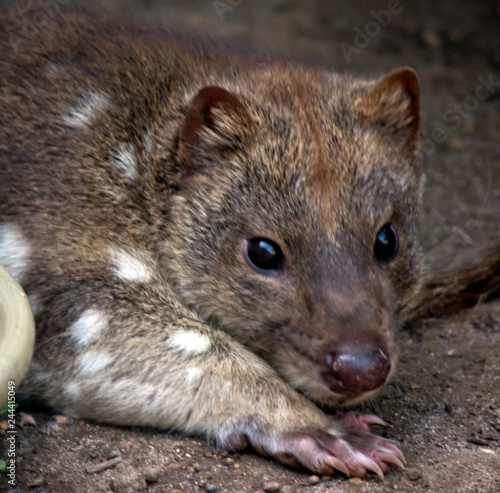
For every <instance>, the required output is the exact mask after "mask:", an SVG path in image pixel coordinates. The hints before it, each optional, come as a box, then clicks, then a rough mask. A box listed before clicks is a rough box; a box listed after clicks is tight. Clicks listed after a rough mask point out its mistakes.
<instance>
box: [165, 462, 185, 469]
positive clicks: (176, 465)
mask: <svg viewBox="0 0 500 493" xmlns="http://www.w3.org/2000/svg"><path fill="white" fill-rule="evenodd" d="M181 467H182V464H181V463H180V462H171V463H170V464H169V465H168V466H167V468H168V469H180V468H181Z"/></svg>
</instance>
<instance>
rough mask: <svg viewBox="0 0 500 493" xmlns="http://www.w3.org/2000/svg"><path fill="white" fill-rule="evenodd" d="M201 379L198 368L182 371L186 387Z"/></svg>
mask: <svg viewBox="0 0 500 493" xmlns="http://www.w3.org/2000/svg"><path fill="white" fill-rule="evenodd" d="M200 377H201V370H200V369H199V368H189V369H188V370H185V371H184V381H185V382H186V384H187V385H190V384H192V383H193V382H195V381H196V380H198V379H199V378H200Z"/></svg>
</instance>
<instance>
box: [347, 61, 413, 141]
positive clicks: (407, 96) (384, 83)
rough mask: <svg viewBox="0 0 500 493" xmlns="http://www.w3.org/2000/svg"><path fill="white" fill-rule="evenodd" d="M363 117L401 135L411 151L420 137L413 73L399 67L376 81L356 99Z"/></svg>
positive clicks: (410, 70) (408, 69)
mask: <svg viewBox="0 0 500 493" xmlns="http://www.w3.org/2000/svg"><path fill="white" fill-rule="evenodd" d="M356 106H357V108H358V109H359V110H360V111H361V113H362V114H363V116H364V117H365V118H366V119H367V120H369V121H371V122H372V123H374V124H375V125H378V126H381V127H384V128H387V129H389V130H390V131H391V132H392V133H393V134H394V135H396V136H401V137H402V138H403V139H404V140H405V142H406V144H407V145H408V146H409V147H410V148H411V149H412V150H414V149H415V148H416V146H417V144H418V142H419V140H420V105H419V85H418V79H417V76H416V74H415V72H414V71H413V70H412V69H410V68H400V69H397V70H394V71H393V72H390V73H389V74H387V75H385V76H384V77H382V78H381V79H379V80H377V81H375V83H374V85H373V86H371V87H370V88H369V89H368V91H367V92H365V93H363V94H362V95H361V97H360V98H359V99H358V100H357V101H356Z"/></svg>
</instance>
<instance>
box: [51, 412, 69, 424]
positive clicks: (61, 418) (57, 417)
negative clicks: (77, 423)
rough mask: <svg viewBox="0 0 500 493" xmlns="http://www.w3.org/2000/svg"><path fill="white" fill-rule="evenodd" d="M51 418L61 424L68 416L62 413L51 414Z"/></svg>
mask: <svg viewBox="0 0 500 493" xmlns="http://www.w3.org/2000/svg"><path fill="white" fill-rule="evenodd" d="M52 419H53V420H54V421H55V422H56V423H57V424H58V425H62V424H64V423H66V422H67V421H68V419H69V418H68V416H64V415H63V414H55V415H54V416H52Z"/></svg>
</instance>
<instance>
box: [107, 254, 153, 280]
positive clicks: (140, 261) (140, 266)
mask: <svg viewBox="0 0 500 493" xmlns="http://www.w3.org/2000/svg"><path fill="white" fill-rule="evenodd" d="M109 250H110V253H111V256H112V258H113V266H112V270H113V272H114V274H115V275H117V276H118V277H119V278H120V279H122V280H124V281H132V282H147V281H149V280H150V279H151V277H152V276H153V270H152V268H151V267H150V266H149V265H148V263H151V262H152V259H151V258H150V257H149V254H148V253H147V252H139V251H136V250H133V251H132V252H131V251H127V250H124V249H123V248H118V247H110V249H109Z"/></svg>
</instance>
